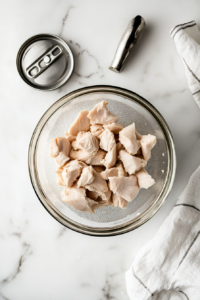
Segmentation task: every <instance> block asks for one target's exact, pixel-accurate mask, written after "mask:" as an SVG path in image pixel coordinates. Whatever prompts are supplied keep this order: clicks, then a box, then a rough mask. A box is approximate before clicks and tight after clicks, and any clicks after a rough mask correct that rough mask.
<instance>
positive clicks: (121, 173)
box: [116, 161, 128, 177]
mask: <svg viewBox="0 0 200 300" xmlns="http://www.w3.org/2000/svg"><path fill="white" fill-rule="evenodd" d="M116 168H117V169H118V177H121V176H125V177H126V176H128V175H127V173H126V171H125V170H124V166H123V164H122V162H121V161H119V162H118V163H117V164H116Z"/></svg>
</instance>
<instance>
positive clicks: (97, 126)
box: [90, 124, 104, 139]
mask: <svg viewBox="0 0 200 300" xmlns="http://www.w3.org/2000/svg"><path fill="white" fill-rule="evenodd" d="M90 131H91V132H92V134H93V135H94V136H95V137H97V138H98V139H99V136H100V134H102V132H103V131H104V128H103V126H102V125H100V124H94V125H91V126H90Z"/></svg>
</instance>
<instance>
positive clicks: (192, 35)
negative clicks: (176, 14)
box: [170, 21, 200, 106]
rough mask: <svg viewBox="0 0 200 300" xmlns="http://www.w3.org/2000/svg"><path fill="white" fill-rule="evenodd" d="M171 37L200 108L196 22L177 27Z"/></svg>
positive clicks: (199, 39)
mask: <svg viewBox="0 0 200 300" xmlns="http://www.w3.org/2000/svg"><path fill="white" fill-rule="evenodd" d="M170 35H171V37H172V38H173V39H174V42H175V45H176V49H177V51H178V53H179V54H180V56H181V58H182V60H183V63H184V66H185V73H186V77H187V80H188V85H189V88H190V91H191V92H192V95H193V97H194V99H195V100H196V102H197V104H198V105H199V106H200V32H199V30H198V28H197V25H196V22H195V21H191V22H188V23H185V24H181V25H177V26H175V27H174V28H173V29H172V30H171V31H170Z"/></svg>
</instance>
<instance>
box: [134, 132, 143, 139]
mask: <svg viewBox="0 0 200 300" xmlns="http://www.w3.org/2000/svg"><path fill="white" fill-rule="evenodd" d="M135 135H136V139H137V140H139V141H140V140H141V138H142V135H141V134H140V133H139V132H137V131H135Z"/></svg>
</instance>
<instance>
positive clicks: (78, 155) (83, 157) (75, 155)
mask: <svg viewBox="0 0 200 300" xmlns="http://www.w3.org/2000/svg"><path fill="white" fill-rule="evenodd" d="M70 158H71V159H76V160H80V161H82V162H85V163H86V164H90V161H91V159H92V157H91V154H90V153H87V152H85V151H83V150H78V151H76V150H73V149H72V150H71V151H70Z"/></svg>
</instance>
